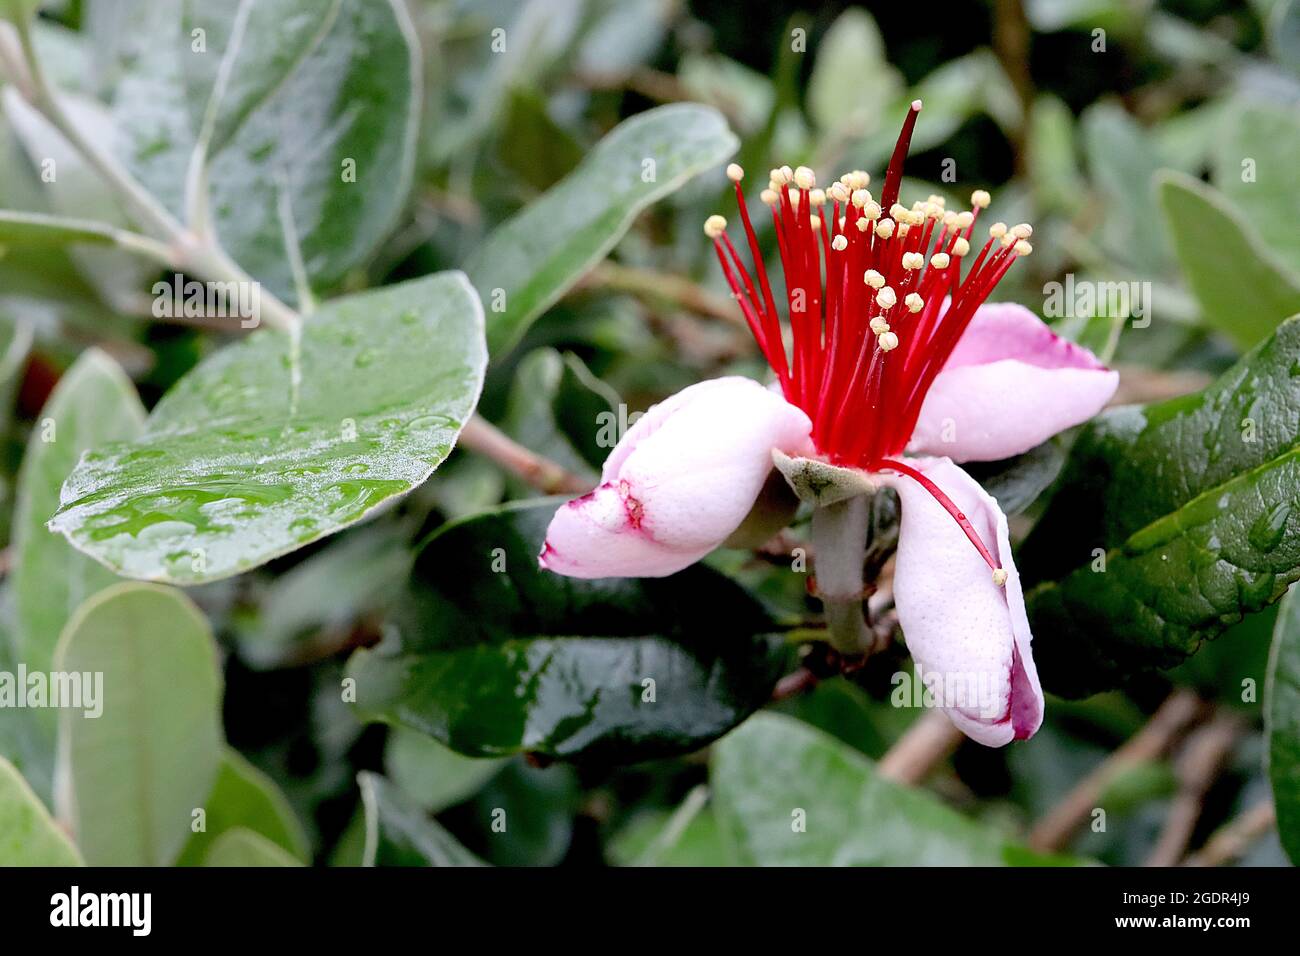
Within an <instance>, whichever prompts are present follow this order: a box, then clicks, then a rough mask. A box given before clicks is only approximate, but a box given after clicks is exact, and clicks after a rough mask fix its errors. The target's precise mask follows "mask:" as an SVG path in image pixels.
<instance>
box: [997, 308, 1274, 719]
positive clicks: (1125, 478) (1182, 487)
mask: <svg viewBox="0 0 1300 956" xmlns="http://www.w3.org/2000/svg"><path fill="white" fill-rule="evenodd" d="M1298 353H1300V317H1297V318H1292V319H1290V320H1288V321H1287V322H1285V323H1283V324H1282V325H1281V326H1280V327H1279V328H1278V329H1277V331H1276V332H1275V333H1274V334H1273V335H1272V336H1271V337H1270V338H1269V339H1268V340H1266V341H1265V342H1263V343H1261V344H1260V345H1259V346H1258V347H1257V348H1256V349H1254V350H1253V351H1252V352H1251V353H1250V354H1249V355H1247V356H1246V357H1245V358H1243V359H1242V360H1241V361H1240V362H1239V363H1238V364H1237V365H1236V366H1234V367H1233V368H1231V369H1229V370H1228V371H1227V372H1225V373H1224V374H1223V376H1222V377H1220V378H1219V380H1218V381H1216V382H1215V383H1214V384H1212V385H1210V386H1209V387H1208V388H1207V389H1205V390H1204V391H1203V392H1200V393H1198V394H1195V395H1187V396H1184V397H1181V398H1176V399H1172V400H1170V401H1166V402H1160V403H1156V404H1153V405H1148V406H1130V407H1126V408H1117V409H1112V410H1110V411H1108V412H1105V413H1103V414H1102V415H1100V416H1098V418H1096V419H1095V420H1094V421H1092V422H1091V423H1089V424H1088V425H1087V426H1086V427H1085V428H1084V429H1083V431H1082V432H1081V434H1080V436H1079V438H1078V440H1077V441H1076V442H1075V444H1074V447H1073V450H1072V452H1071V457H1070V461H1069V464H1068V465H1067V466H1066V470H1065V473H1064V474H1063V476H1062V479H1061V482H1060V484H1059V485H1058V489H1057V491H1056V494H1055V495H1054V496H1053V498H1052V502H1051V505H1050V507H1049V509H1048V511H1047V513H1046V514H1045V515H1044V517H1043V518H1042V520H1040V521H1039V523H1038V525H1037V526H1036V527H1035V529H1034V531H1033V533H1032V534H1031V535H1030V537H1029V539H1028V540H1027V541H1026V542H1025V545H1024V546H1023V547H1022V548H1021V550H1020V552H1019V554H1018V557H1017V564H1018V566H1019V568H1020V571H1021V574H1022V576H1023V578H1024V579H1025V580H1027V581H1030V582H1031V583H1033V582H1049V583H1040V584H1039V585H1038V586H1037V587H1033V588H1031V589H1030V590H1029V591H1028V592H1027V594H1026V601H1027V605H1028V609H1029V614H1030V620H1031V624H1032V625H1033V628H1034V633H1035V635H1036V640H1035V642H1034V656H1035V658H1036V660H1037V662H1038V665H1039V672H1040V674H1041V676H1042V679H1043V685H1044V686H1045V687H1047V688H1048V689H1049V690H1052V691H1054V692H1056V693H1060V694H1066V695H1078V694H1084V693H1091V692H1094V691H1097V690H1103V689H1106V688H1108V687H1111V686H1114V685H1115V684H1116V683H1118V682H1120V681H1122V680H1124V679H1125V678H1127V677H1128V676H1130V675H1131V674H1133V673H1135V672H1139V671H1143V670H1149V669H1152V668H1167V667H1171V666H1174V665H1176V664H1178V663H1180V662H1181V661H1182V660H1184V659H1185V658H1186V657H1187V656H1188V655H1189V654H1191V653H1193V652H1194V651H1196V649H1197V648H1198V647H1199V646H1200V644H1201V642H1202V641H1204V640H1207V639H1210V638H1213V637H1216V636H1217V635H1218V634H1219V633H1221V632H1222V631H1223V630H1224V629H1225V628H1227V627H1229V626H1231V625H1232V624H1234V623H1235V622H1237V621H1239V620H1241V618H1242V616H1243V615H1246V614H1250V613H1253V612H1256V611H1259V610H1260V609H1262V608H1264V607H1266V606H1267V605H1269V604H1271V603H1272V602H1274V601H1276V600H1278V598H1279V597H1280V596H1281V595H1282V594H1283V593H1284V592H1285V591H1286V589H1287V586H1288V585H1289V584H1290V583H1291V582H1293V581H1295V580H1297V579H1300V387H1298V386H1297V384H1296V380H1295V378H1294V376H1293V375H1292V372H1291V366H1292V364H1293V363H1294V361H1295V356H1296V355H1297V354H1298ZM1063 543H1064V544H1063ZM1094 548H1101V549H1104V550H1106V551H1107V555H1106V562H1105V569H1104V570H1099V569H1098V565H1097V563H1096V561H1095V559H1094V557H1093V549H1094Z"/></svg>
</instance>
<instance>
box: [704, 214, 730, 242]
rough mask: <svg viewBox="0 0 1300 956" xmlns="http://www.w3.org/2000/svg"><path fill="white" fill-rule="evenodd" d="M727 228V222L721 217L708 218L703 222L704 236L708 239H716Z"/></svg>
mask: <svg viewBox="0 0 1300 956" xmlns="http://www.w3.org/2000/svg"><path fill="white" fill-rule="evenodd" d="M726 228H727V220H725V219H723V218H722V217H721V216H710V217H709V218H708V219H706V220H704V234H705V235H706V236H708V237H709V238H710V239H717V238H718V236H720V235H722V233H723V231H724V230H725V229H726Z"/></svg>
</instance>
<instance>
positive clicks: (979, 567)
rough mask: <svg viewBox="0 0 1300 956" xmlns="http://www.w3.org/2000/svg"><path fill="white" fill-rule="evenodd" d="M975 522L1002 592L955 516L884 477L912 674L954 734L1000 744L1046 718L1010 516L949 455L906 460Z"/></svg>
mask: <svg viewBox="0 0 1300 956" xmlns="http://www.w3.org/2000/svg"><path fill="white" fill-rule="evenodd" d="M907 464H910V465H911V466H912V467H913V468H916V469H917V470H918V471H920V472H921V473H922V474H924V475H925V476H926V477H927V478H929V479H930V480H931V481H933V482H934V483H935V484H936V485H938V486H939V488H941V489H942V490H943V492H944V493H945V494H947V496H948V497H949V498H950V499H951V500H952V502H953V504H955V505H956V506H957V507H958V508H959V509H960V510H961V512H962V513H963V514H964V515H965V516H966V518H967V519H969V521H970V522H971V524H972V526H973V527H974V528H975V530H976V532H977V533H978V535H979V536H980V538H981V540H982V541H983V542H984V544H985V546H986V547H987V548H988V549H989V551H990V552H991V554H992V556H993V558H994V560H995V561H997V562H998V563H1000V564H1001V567H1002V569H1003V570H1004V571H1005V572H1006V581H1005V582H1004V584H1003V585H1002V586H998V584H996V583H995V582H994V579H993V573H992V571H991V570H990V568H989V566H988V564H987V563H986V562H985V561H984V559H983V558H982V557H981V556H980V554H979V552H978V551H977V550H976V549H975V547H974V545H973V544H972V543H971V541H970V539H969V538H967V536H966V534H965V532H963V531H962V529H961V527H960V526H959V525H958V524H957V522H956V521H955V520H954V519H953V517H952V515H951V514H949V513H948V511H947V510H946V509H945V508H944V507H943V506H942V505H940V504H939V502H938V501H937V500H936V499H935V498H934V497H933V496H932V495H931V494H930V493H929V492H928V491H927V490H926V489H925V488H924V487H922V486H921V484H919V483H918V482H917V481H915V480H914V479H912V478H909V477H907V476H903V475H894V474H891V473H886V474H883V475H881V476H880V477H881V478H882V479H883V480H885V481H886V482H888V483H889V484H890V485H892V486H893V487H894V488H895V489H896V490H897V491H898V494H899V498H900V500H901V503H902V515H901V525H900V531H899V539H898V556H897V564H896V567H895V571H894V602H895V605H896V607H897V609H898V620H899V624H900V625H901V627H902V630H903V637H904V639H905V640H906V641H907V647H908V650H909V651H910V652H911V655H912V659H913V661H914V663H915V665H916V667H917V677H918V679H919V680H921V681H922V682H923V683H924V684H925V686H926V687H927V688H928V689H933V690H934V691H935V697H936V699H937V702H938V703H939V704H940V705H941V706H944V709H945V711H946V712H947V714H948V716H949V718H950V719H951V720H952V722H953V724H955V725H956V726H957V728H958V729H959V730H961V731H962V732H963V733H965V734H966V735H967V736H969V737H971V738H972V739H973V740H976V741H978V742H979V743H982V744H985V745H987V746H990V747H1000V746H1002V745H1004V744H1007V743H1009V742H1010V741H1012V740H1021V739H1025V738H1028V737H1030V736H1032V735H1033V734H1034V732H1035V731H1037V730H1038V727H1039V725H1040V724H1041V723H1042V720H1043V692H1042V687H1041V686H1040V684H1039V682H1038V672H1037V670H1036V669H1035V667H1034V658H1033V652H1032V649H1031V641H1032V638H1031V636H1030V633H1029V621H1028V618H1027V616H1026V613H1025V601H1024V594H1023V592H1022V590H1021V586H1020V576H1019V575H1018V574H1017V573H1016V568H1015V564H1014V563H1013V562H1012V558H1011V542H1010V538H1009V535H1008V532H1007V521H1006V517H1005V516H1004V515H1003V514H1002V512H1001V510H1000V509H999V508H998V506H997V502H995V501H994V500H993V498H992V497H990V496H989V495H988V493H986V492H985V491H984V489H983V488H981V487H980V486H979V484H978V483H977V482H976V481H975V480H974V479H973V478H971V477H970V476H969V475H967V474H966V473H965V472H964V471H962V470H961V469H960V468H958V467H957V466H956V465H954V464H953V463H952V461H951V460H949V459H947V458H934V459H919V460H908V462H907Z"/></svg>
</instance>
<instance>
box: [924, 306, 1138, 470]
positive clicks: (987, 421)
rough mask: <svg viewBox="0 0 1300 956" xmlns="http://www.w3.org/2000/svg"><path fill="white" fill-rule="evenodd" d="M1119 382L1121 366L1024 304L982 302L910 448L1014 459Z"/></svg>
mask: <svg viewBox="0 0 1300 956" xmlns="http://www.w3.org/2000/svg"><path fill="white" fill-rule="evenodd" d="M1118 385H1119V373H1118V372H1114V371H1111V370H1110V369H1108V368H1106V367H1105V366H1104V365H1102V364H1101V362H1099V361H1098V360H1097V357H1096V356H1095V355H1093V354H1092V353H1091V352H1089V351H1088V350H1087V349H1085V348H1083V347H1082V346H1080V345H1075V344H1074V343H1073V342H1069V341H1066V340H1065V339H1063V338H1061V337H1060V336H1058V335H1056V334H1055V333H1053V332H1052V330H1051V329H1050V328H1048V327H1047V325H1046V323H1044V322H1043V321H1042V320H1041V319H1040V318H1038V316H1036V315H1034V314H1033V313H1032V312H1030V311H1029V310H1028V309H1026V308H1025V307H1024V306H1022V305H1016V304H1015V303H1010V302H1003V303H996V304H986V305H982V306H980V307H979V309H978V310H977V311H976V313H975V318H974V319H972V320H971V324H970V325H969V326H968V327H967V329H966V331H965V333H963V335H962V337H961V340H960V341H959V342H958V343H957V347H956V348H955V349H954V350H953V353H952V355H951V356H950V357H949V358H948V362H947V364H946V365H944V367H943V371H941V372H940V373H939V374H938V375H937V376H936V377H935V380H934V384H933V385H932V386H931V387H930V391H929V393H927V395H926V397H925V403H924V404H923V405H922V406H921V415H920V418H919V419H918V420H917V423H916V431H915V432H914V433H913V435H912V445H911V448H910V450H912V451H915V452H918V453H926V454H933V455H947V456H949V457H951V458H953V459H955V460H956V461H996V460H998V459H1000V458H1009V457H1011V456H1012V455H1018V454H1020V453H1021V452H1025V451H1028V450H1029V449H1031V448H1033V447H1034V446H1035V445H1038V444H1041V443H1042V442H1044V441H1046V440H1047V439H1048V438H1051V437H1052V436H1053V435H1055V434H1056V433H1057V432H1061V431H1064V430H1065V429H1067V428H1069V427H1071V426H1073V425H1077V424H1079V423H1080V422H1084V421H1087V420H1088V419H1089V418H1091V417H1092V416H1093V415H1095V414H1097V412H1099V411H1101V409H1102V408H1103V406H1105V404H1106V402H1108V401H1110V397H1111V396H1112V395H1114V394H1115V388H1116V387H1117V386H1118Z"/></svg>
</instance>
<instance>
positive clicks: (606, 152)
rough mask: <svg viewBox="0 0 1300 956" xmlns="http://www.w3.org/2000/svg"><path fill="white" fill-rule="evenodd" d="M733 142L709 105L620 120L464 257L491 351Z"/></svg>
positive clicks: (514, 337) (515, 336)
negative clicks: (485, 317)
mask: <svg viewBox="0 0 1300 956" xmlns="http://www.w3.org/2000/svg"><path fill="white" fill-rule="evenodd" d="M735 150H736V137H735V136H734V135H732V133H731V130H729V129H728V128H727V123H726V120H724V119H723V118H722V114H720V113H718V112H717V111H716V110H714V109H711V108H709V107H706V106H698V105H696V104H693V103H678V104H673V105H671V106H662V107H659V108H658V109H653V110H649V111H647V112H645V113H641V114H638V115H637V116H635V117H633V118H632V119H629V120H626V121H624V122H623V123H620V124H619V125H618V126H617V127H616V128H615V129H614V130H613V131H612V132H611V133H610V134H609V135H607V136H606V137H605V138H604V139H602V140H601V141H600V142H599V143H598V144H597V145H596V147H595V148H594V149H592V150H591V151H590V152H589V153H588V154H587V157H586V159H584V160H583V161H582V164H581V165H580V166H579V167H578V168H577V169H575V170H574V171H573V172H572V173H570V174H569V175H568V176H566V177H565V178H564V179H563V180H561V181H560V182H559V183H557V184H556V185H555V186H554V187H553V188H551V189H549V190H547V192H546V193H545V194H543V195H542V196H541V198H539V199H538V200H537V201H535V202H533V203H530V204H529V205H528V206H527V207H526V208H525V209H524V210H523V211H522V212H520V213H519V214H518V215H516V216H514V217H513V218H512V219H510V220H508V221H507V222H505V223H503V224H502V225H500V226H498V227H497V228H496V229H495V230H494V231H493V232H492V234H491V235H489V236H488V238H487V239H486V240H485V241H484V243H483V245H482V246H480V247H479V248H478V249H477V250H475V252H474V254H473V255H472V256H471V257H470V260H469V263H468V265H466V267H465V271H466V272H468V273H469V276H470V279H471V280H472V281H473V283H474V286H475V287H476V288H477V289H478V290H479V294H480V295H482V297H483V302H484V303H485V305H486V306H487V309H488V347H489V349H490V350H491V353H492V355H493V356H494V357H499V356H501V355H503V354H504V353H505V352H506V351H507V350H509V349H510V348H511V347H512V346H514V345H515V344H516V343H517V342H518V341H519V338H520V336H522V335H523V334H524V332H525V331H526V330H527V328H528V326H529V325H531V324H532V322H533V320H534V319H536V318H537V316H539V315H541V314H542V313H543V312H544V311H546V309H548V308H549V307H550V306H551V305H552V304H554V303H555V301H556V300H557V299H559V297H560V296H562V295H563V294H564V293H565V292H566V291H567V290H568V289H569V288H570V287H571V286H572V285H573V284H574V283H575V282H577V281H578V279H580V278H581V277H582V275H583V274H584V273H585V272H586V271H587V270H588V269H590V268H591V267H592V266H593V265H595V264H596V263H597V262H599V261H600V260H601V259H602V258H604V257H605V255H606V254H607V253H608V252H609V251H610V249H612V248H613V247H614V244H615V243H617V242H618V240H619V239H620V238H622V236H623V233H625V232H626V231H627V229H628V227H629V226H631V225H632V222H633V220H634V219H635V218H636V216H637V214H638V213H640V212H641V211H642V210H643V209H645V208H646V207H647V206H649V205H650V204H651V203H653V202H655V201H656V200H658V199H661V198H663V197H664V196H667V195H668V194H669V193H672V192H674V191H675V190H676V189H678V188H679V187H680V186H681V185H682V184H683V183H685V182H687V181H688V180H690V179H692V178H693V177H695V176H697V175H698V174H700V173H702V172H704V171H705V170H707V169H711V168H713V167H715V166H717V165H718V164H719V163H721V162H722V161H723V160H725V159H726V158H727V157H728V156H730V155H731V154H732V153H733V152H735ZM597 184H599V185H598V186H597Z"/></svg>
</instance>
